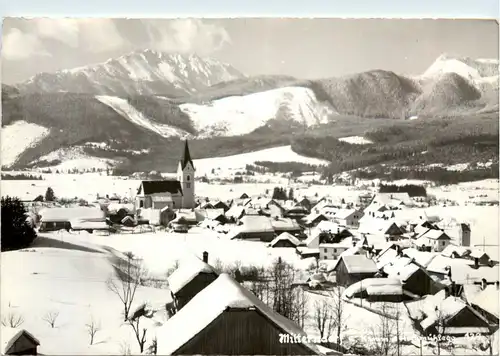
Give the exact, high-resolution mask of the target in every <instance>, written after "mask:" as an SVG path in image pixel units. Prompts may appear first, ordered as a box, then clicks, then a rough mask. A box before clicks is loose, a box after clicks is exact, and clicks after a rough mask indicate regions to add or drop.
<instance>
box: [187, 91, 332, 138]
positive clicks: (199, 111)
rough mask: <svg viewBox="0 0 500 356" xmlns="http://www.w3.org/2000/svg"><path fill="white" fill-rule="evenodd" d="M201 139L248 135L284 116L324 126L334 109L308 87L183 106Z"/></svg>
mask: <svg viewBox="0 0 500 356" xmlns="http://www.w3.org/2000/svg"><path fill="white" fill-rule="evenodd" d="M179 107H180V108H181V110H182V111H184V112H185V113H186V114H188V115H189V116H190V117H191V120H192V121H193V123H194V125H195V128H196V129H197V130H198V131H199V132H200V134H201V136H212V135H221V136H233V135H244V134H247V133H250V132H252V131H254V130H255V129H257V128H259V127H261V126H263V125H265V124H266V123H267V121H268V120H270V119H274V118H277V116H280V117H282V113H283V114H285V116H284V117H286V118H287V119H289V120H294V121H297V122H299V123H302V124H305V125H307V126H313V125H317V124H319V123H324V122H326V120H327V117H328V115H329V114H330V113H331V109H330V108H329V107H328V106H326V105H325V104H323V103H320V102H319V101H318V100H317V99H316V96H315V95H314V92H313V91H312V90H311V89H308V88H298V87H285V88H279V89H273V90H268V91H264V92H260V93H254V94H249V95H243V96H230V97H227V98H223V99H219V100H214V101H212V102H210V103H208V104H205V105H198V104H182V105H180V106H179Z"/></svg>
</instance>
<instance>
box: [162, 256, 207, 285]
mask: <svg viewBox="0 0 500 356" xmlns="http://www.w3.org/2000/svg"><path fill="white" fill-rule="evenodd" d="M200 273H215V271H214V269H213V268H212V267H211V266H210V265H209V264H207V263H205V262H203V261H201V260H199V259H198V258H196V257H192V258H187V259H185V260H184V261H182V263H181V264H180V266H179V268H177V269H176V270H175V271H174V273H172V275H170V277H169V278H168V285H169V287H170V290H171V291H172V293H174V294H176V293H177V292H178V291H180V290H181V289H182V288H184V286H186V285H187V284H188V283H189V282H191V281H192V280H193V279H194V278H195V277H196V276H197V275H199V274H200Z"/></svg>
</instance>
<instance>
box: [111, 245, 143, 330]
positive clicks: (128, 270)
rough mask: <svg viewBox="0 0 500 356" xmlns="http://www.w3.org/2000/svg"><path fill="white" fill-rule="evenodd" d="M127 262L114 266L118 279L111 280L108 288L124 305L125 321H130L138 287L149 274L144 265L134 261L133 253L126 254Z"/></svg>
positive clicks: (123, 261)
mask: <svg viewBox="0 0 500 356" xmlns="http://www.w3.org/2000/svg"><path fill="white" fill-rule="evenodd" d="M125 256H126V260H120V262H119V263H118V264H117V265H116V266H114V267H115V269H116V272H117V274H118V279H117V278H113V277H111V278H109V279H108V281H107V286H108V289H109V290H110V291H112V292H113V293H114V294H116V295H117V296H118V297H119V298H120V301H121V303H122V304H123V315H124V316H123V317H124V321H127V320H128V317H129V312H130V307H131V305H132V303H133V302H134V298H135V292H136V291H137V287H139V285H141V283H142V280H143V279H144V277H145V276H146V274H147V271H146V270H145V269H144V267H143V265H142V263H141V262H140V261H137V260H135V259H134V256H133V254H132V253H130V252H129V253H126V254H125Z"/></svg>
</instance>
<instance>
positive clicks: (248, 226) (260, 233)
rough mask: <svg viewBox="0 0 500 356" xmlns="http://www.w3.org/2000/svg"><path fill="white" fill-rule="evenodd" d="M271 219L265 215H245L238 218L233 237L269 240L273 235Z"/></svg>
mask: <svg viewBox="0 0 500 356" xmlns="http://www.w3.org/2000/svg"><path fill="white" fill-rule="evenodd" d="M275 235H276V234H275V232H274V228H273V225H272V223H271V219H270V218H268V217H267V216H260V215H245V216H243V217H242V218H241V219H240V225H239V226H237V233H236V235H234V236H233V238H239V239H245V240H257V241H264V242H271V241H272V240H273V239H274V237H275Z"/></svg>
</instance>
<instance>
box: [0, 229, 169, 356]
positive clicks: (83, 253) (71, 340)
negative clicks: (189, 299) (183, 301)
mask: <svg viewBox="0 0 500 356" xmlns="http://www.w3.org/2000/svg"><path fill="white" fill-rule="evenodd" d="M57 235H59V236H57ZM73 236H74V235H73ZM83 236H84V235H82V237H83ZM71 237H72V236H70V235H68V236H66V237H64V238H62V241H61V237H60V234H54V236H51V235H50V234H48V235H46V236H40V237H39V238H38V239H37V240H36V242H35V244H34V246H33V248H30V249H29V250H28V251H23V250H20V251H12V252H2V269H1V279H2V299H1V312H2V315H9V313H14V314H15V315H16V314H17V315H22V316H23V317H24V320H25V321H24V323H23V325H22V327H23V328H26V330H28V331H29V332H30V333H32V334H33V335H34V336H35V337H36V338H38V340H39V341H40V344H41V345H40V347H39V352H40V353H41V354H45V355H99V354H101V355H113V354H114V355H119V354H122V353H121V352H122V351H121V350H120V348H121V345H120V344H121V343H122V342H123V341H125V340H128V342H127V343H130V347H131V349H132V350H131V351H132V352H133V354H139V349H138V347H137V345H136V344H137V343H136V342H135V341H134V339H133V333H132V332H131V331H132V330H131V328H130V327H128V326H126V325H124V324H123V318H122V317H121V311H122V308H123V306H122V305H121V304H120V301H119V299H118V297H117V296H116V295H114V294H113V293H112V292H110V291H109V290H108V288H107V285H106V280H107V279H108V278H109V277H111V276H114V269H113V267H112V265H111V258H112V254H111V253H109V252H108V251H106V250H104V249H102V248H98V247H97V245H91V244H89V243H83V242H79V241H76V240H75V238H73V239H71ZM80 238H81V237H80ZM68 240H69V241H68ZM61 267H62V268H61ZM20 280H22V281H24V283H23V285H22V287H20V285H19V281H20ZM135 300H136V303H138V304H139V303H142V302H144V301H146V300H149V301H151V303H152V304H154V305H156V304H157V302H158V301H159V302H161V303H158V304H162V305H164V303H165V302H168V301H169V292H168V290H165V289H153V288H143V287H139V289H138V290H137V295H136V299H135ZM34 301H36V302H34ZM136 303H134V307H137V304H136ZM49 312H55V313H59V315H58V317H57V319H56V323H55V327H54V328H51V327H50V326H49V324H48V323H47V322H46V321H44V320H43V318H44V316H45V315H46V314H47V313H49ZM91 318H94V320H95V322H96V323H99V324H100V327H101V330H100V331H99V332H98V333H97V334H96V335H95V340H94V345H92V346H90V345H89V336H88V333H87V330H86V327H85V324H87V323H89V322H90V319H91ZM142 323H144V326H145V327H147V328H151V325H148V324H150V320H145V321H143V322H142ZM150 330H151V329H150ZM150 340H151V338H150V336H148V344H149V343H150Z"/></svg>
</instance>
